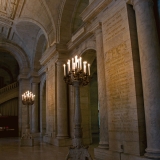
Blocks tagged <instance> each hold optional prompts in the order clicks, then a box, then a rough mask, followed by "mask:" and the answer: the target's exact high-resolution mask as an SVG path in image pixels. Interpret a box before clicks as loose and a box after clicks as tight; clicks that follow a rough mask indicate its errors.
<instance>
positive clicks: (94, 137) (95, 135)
mask: <svg viewBox="0 0 160 160" xmlns="http://www.w3.org/2000/svg"><path fill="white" fill-rule="evenodd" d="M81 57H82V59H83V61H87V62H88V63H90V64H91V76H92V78H91V80H90V83H89V84H88V86H85V87H82V88H81V89H80V95H81V103H82V104H83V105H84V106H85V107H86V108H88V111H83V110H84V109H82V114H83V112H85V113H87V112H88V115H87V116H88V117H90V118H89V119H88V122H87V121H84V123H85V124H83V125H84V126H85V125H88V127H89V128H88V129H89V131H90V136H91V142H92V143H93V142H94V143H95V142H96V143H98V141H99V112H98V83H97V60H96V50H95V49H91V48H86V49H85V50H83V52H82V54H81ZM83 99H85V102H83ZM83 105H82V106H81V107H83Z"/></svg>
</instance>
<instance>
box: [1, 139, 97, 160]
mask: <svg viewBox="0 0 160 160" xmlns="http://www.w3.org/2000/svg"><path fill="white" fill-rule="evenodd" d="M34 141H35V143H34V144H35V145H34V147H20V138H0V160H65V157H66V155H67V153H68V147H55V146H53V145H50V144H46V143H44V142H42V140H41V139H34ZM96 146H97V145H96V144H93V145H91V146H90V147H89V153H90V154H91V156H92V158H93V150H94V148H95V147H96Z"/></svg>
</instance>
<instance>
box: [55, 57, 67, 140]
mask: <svg viewBox="0 0 160 160" xmlns="http://www.w3.org/2000/svg"><path fill="white" fill-rule="evenodd" d="M64 63H66V60H63V59H59V60H58V61H57V63H56V65H57V138H58V139H65V138H68V107H67V86H66V83H65V81H64V80H63V77H64V73H63V72H64V71H63V64H64Z"/></svg>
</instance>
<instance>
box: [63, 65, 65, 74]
mask: <svg viewBox="0 0 160 160" xmlns="http://www.w3.org/2000/svg"><path fill="white" fill-rule="evenodd" d="M63 67H64V76H66V65H65V64H64V65H63Z"/></svg>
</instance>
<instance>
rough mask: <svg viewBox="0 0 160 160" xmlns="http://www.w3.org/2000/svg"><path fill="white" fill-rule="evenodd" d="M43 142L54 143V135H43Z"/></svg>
mask: <svg viewBox="0 0 160 160" xmlns="http://www.w3.org/2000/svg"><path fill="white" fill-rule="evenodd" d="M43 142H46V143H49V144H53V145H54V137H52V136H48V135H44V136H43Z"/></svg>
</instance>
